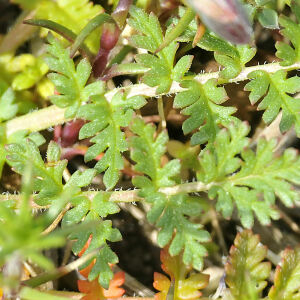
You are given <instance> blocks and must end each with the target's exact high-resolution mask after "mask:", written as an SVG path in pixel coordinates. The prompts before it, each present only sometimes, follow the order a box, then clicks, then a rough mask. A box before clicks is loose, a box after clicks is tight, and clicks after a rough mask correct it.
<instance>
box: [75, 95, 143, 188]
mask: <svg viewBox="0 0 300 300" xmlns="http://www.w3.org/2000/svg"><path fill="white" fill-rule="evenodd" d="M91 100H92V103H90V104H88V105H84V106H82V107H80V109H79V111H78V114H77V117H79V118H82V119H85V120H89V121H91V122H90V123H87V124H85V125H84V126H83V127H82V128H81V130H80V133H79V138H80V139H84V138H89V137H93V138H92V139H91V142H93V143H94V145H92V146H91V147H89V149H88V151H87V153H86V154H85V160H86V161H90V160H92V159H94V158H95V157H97V156H98V155H99V154H100V153H102V152H104V151H105V154H104V156H103V157H102V158H101V160H100V161H98V162H97V164H96V165H95V169H96V170H97V171H98V172H99V173H100V172H104V171H105V174H104V177H103V182H104V184H105V186H106V188H107V189H112V188H113V187H114V186H115V185H116V183H117V181H118V179H119V171H120V170H121V169H123V166H124V165H123V158H122V155H121V154H122V152H124V151H126V150H127V149H128V145H127V142H126V140H125V134H124V133H123V131H122V130H121V127H126V126H128V125H129V123H130V121H131V119H132V116H133V111H134V109H139V108H141V107H142V106H143V105H144V104H145V103H146V101H145V99H144V98H143V97H142V96H134V97H130V98H128V99H126V94H124V93H122V92H120V93H117V94H115V95H114V97H113V98H112V100H111V102H108V101H107V100H106V98H105V97H104V96H95V97H93V98H92V99H91Z"/></svg>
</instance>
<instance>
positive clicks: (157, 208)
mask: <svg viewBox="0 0 300 300" xmlns="http://www.w3.org/2000/svg"><path fill="white" fill-rule="evenodd" d="M131 130H132V131H133V132H134V133H135V134H136V136H134V137H132V138H131V140H130V145H131V148H132V151H131V158H132V159H133V160H134V161H135V162H136V165H135V170H136V171H138V172H141V173H143V174H145V175H144V176H136V177H134V179H133V184H134V185H135V186H136V187H138V188H140V189H141V192H140V193H139V195H140V196H141V197H144V198H145V200H146V201H147V202H149V203H150V204H151V206H152V207H151V210H150V211H149V212H148V214H147V218H148V220H149V221H150V222H151V223H155V224H156V225H157V226H158V227H159V228H160V231H159V233H158V237H157V242H158V244H159V246H160V247H164V246H166V245H167V244H168V243H170V247H169V252H170V254H171V255H172V256H173V255H178V254H179V253H180V252H181V251H182V250H183V262H184V263H185V264H187V265H190V264H192V265H193V267H194V268H195V269H197V270H201V269H202V267H203V256H205V255H206V249H205V247H204V246H203V245H201V244H200V243H205V242H208V241H209V240H210V236H209V234H208V232H207V231H205V230H203V229H202V225H200V224H194V223H192V222H191V221H190V220H189V219H188V217H192V216H198V215H200V214H201V211H202V206H201V203H199V202H198V201H197V198H195V197H189V196H188V195H186V194H177V195H173V196H168V195H166V194H164V193H162V192H160V188H162V187H168V186H173V185H174V184H175V182H176V181H175V180H174V179H175V178H176V176H177V175H178V173H179V171H180V163H179V160H177V159H173V160H171V161H169V162H168V163H167V164H166V165H164V166H162V165H161V157H162V156H163V155H164V153H165V151H166V143H167V141H168V136H167V133H166V132H162V133H160V134H159V135H158V136H157V138H156V139H154V133H155V127H154V126H152V125H145V124H144V122H143V121H142V120H141V119H139V118H136V119H134V121H133V124H132V126H131ZM175 232H176V233H175Z"/></svg>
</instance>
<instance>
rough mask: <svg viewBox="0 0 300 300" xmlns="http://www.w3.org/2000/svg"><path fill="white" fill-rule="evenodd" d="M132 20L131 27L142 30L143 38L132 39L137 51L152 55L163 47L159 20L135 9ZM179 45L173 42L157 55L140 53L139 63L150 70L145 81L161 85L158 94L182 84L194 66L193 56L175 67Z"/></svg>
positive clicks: (131, 14) (133, 8)
mask: <svg viewBox="0 0 300 300" xmlns="http://www.w3.org/2000/svg"><path fill="white" fill-rule="evenodd" d="M130 16H131V18H130V19H129V20H128V24H129V25H130V26H131V27H133V28H135V29H136V30H137V31H139V32H140V33H141V34H142V35H134V36H132V37H131V38H130V41H131V43H132V44H133V45H134V46H135V47H137V48H143V49H146V50H148V51H149V52H151V53H154V52H155V50H156V49H158V48H159V46H161V44H162V42H163V33H162V29H161V27H160V24H159V21H158V19H157V17H156V16H155V15H154V14H153V13H151V14H150V15H148V14H146V12H145V11H144V10H142V9H140V8H137V7H135V6H131V8H130ZM177 48H178V45H177V44H176V43H175V42H171V43H170V44H169V45H168V46H167V47H165V48H163V49H162V50H160V51H159V52H158V53H157V55H156V56H155V55H152V54H149V53H147V54H138V55H137V56H136V61H137V62H138V63H139V64H141V65H142V66H144V67H146V68H149V69H150V70H149V71H148V72H146V73H145V75H144V76H143V78H142V79H143V81H144V82H145V83H146V84H147V85H149V86H151V87H155V86H158V87H157V89H156V93H158V94H160V93H167V92H168V91H169V89H170V87H171V84H172V81H173V80H175V81H179V80H180V79H181V78H182V77H183V76H184V74H185V73H186V72H187V70H188V69H189V68H190V65H191V63H192V58H193V57H192V56H190V55H188V56H184V57H182V58H181V59H180V60H179V62H178V63H177V64H176V66H175V67H174V59H175V53H176V50H177Z"/></svg>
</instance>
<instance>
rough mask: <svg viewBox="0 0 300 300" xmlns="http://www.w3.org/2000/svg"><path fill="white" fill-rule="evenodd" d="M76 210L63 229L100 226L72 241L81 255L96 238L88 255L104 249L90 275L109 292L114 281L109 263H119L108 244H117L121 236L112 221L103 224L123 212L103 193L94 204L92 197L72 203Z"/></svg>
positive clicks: (69, 214)
mask: <svg viewBox="0 0 300 300" xmlns="http://www.w3.org/2000/svg"><path fill="white" fill-rule="evenodd" d="M71 203H72V205H73V208H72V209H70V210H69V211H68V212H67V213H66V214H65V216H64V218H63V221H62V225H63V226H66V225H72V224H78V223H80V222H81V223H83V224H84V223H86V224H88V223H89V222H98V223H97V224H96V225H95V226H93V227H92V228H91V227H87V229H84V230H80V231H78V232H75V233H72V234H71V235H70V236H69V238H70V239H71V240H74V244H73V248H72V250H73V252H74V253H75V254H78V253H79V252H80V251H81V250H82V248H83V247H84V246H85V244H86V242H87V241H88V239H89V238H90V236H91V237H92V239H91V242H90V244H89V247H88V249H87V250H86V251H85V253H86V254H87V253H89V252H91V251H93V250H94V249H97V248H99V247H101V246H103V245H105V246H104V248H102V249H101V250H100V252H99V254H98V255H97V256H96V263H95V265H94V266H93V268H92V270H91V272H90V273H89V280H94V279H95V278H97V277H98V276H99V282H100V284H101V285H102V286H103V287H104V288H106V289H107V288H108V285H109V281H110V280H111V279H112V277H113V273H112V271H111V269H110V267H109V265H108V264H109V263H112V264H115V263H117V262H118V258H117V256H116V254H115V253H114V252H113V251H112V250H111V249H110V248H109V247H108V246H107V245H106V243H107V241H111V242H116V241H120V240H121V238H122V237H121V234H120V232H119V230H118V229H115V228H112V223H111V221H109V220H105V221H104V220H102V218H104V217H106V216H107V215H109V214H115V213H117V212H119V210H120V209H119V207H118V205H116V204H115V203H113V202H110V201H109V196H108V195H107V194H105V193H103V192H99V193H98V194H97V195H96V196H95V197H94V198H93V199H92V200H90V199H89V198H88V197H77V198H73V199H72V200H71ZM83 267H86V265H85V266H83Z"/></svg>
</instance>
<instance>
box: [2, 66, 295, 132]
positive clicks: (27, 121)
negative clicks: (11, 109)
mask: <svg viewBox="0 0 300 300" xmlns="http://www.w3.org/2000/svg"><path fill="white" fill-rule="evenodd" d="M295 69H300V62H298V63H295V64H293V65H290V66H281V65H280V64H279V63H270V64H265V65H258V66H252V67H247V68H245V69H244V70H243V71H242V72H241V73H240V74H239V75H238V76H237V77H235V78H233V79H229V80H227V81H226V80H225V79H223V78H220V76H219V75H220V72H212V73H205V74H198V75H197V76H196V77H195V78H194V79H195V80H197V81H199V82H200V83H205V82H206V81H208V80H209V79H217V80H218V83H219V84H224V83H226V82H240V81H244V80H247V79H248V75H249V73H251V72H253V71H258V70H261V71H266V72H268V73H275V72H276V71H279V70H287V71H290V70H295ZM183 90H184V89H183V88H181V87H180V85H179V83H178V82H175V81H174V82H173V84H172V86H171V88H170V91H169V93H168V94H174V93H178V92H181V91H183ZM118 91H125V92H126V93H127V95H128V97H132V96H136V95H142V96H145V97H160V96H162V95H163V94H160V95H157V94H156V93H155V91H156V87H149V86H148V85H146V84H134V85H131V86H128V87H124V88H116V89H113V90H111V91H109V92H107V93H106V94H105V96H106V98H107V100H108V101H111V99H112V97H113V96H114V95H115V94H116V93H117V92H118ZM64 112H65V109H62V108H59V107H56V106H49V107H47V108H43V109H40V110H38V111H34V112H32V113H29V114H26V115H24V116H21V117H17V118H14V119H12V120H10V121H8V122H7V123H6V134H7V136H10V135H11V134H13V133H14V132H16V131H18V130H22V129H26V130H28V131H30V132H34V131H40V130H44V129H47V128H49V127H52V126H55V125H59V124H63V123H65V122H67V121H69V120H68V119H66V118H65V116H64Z"/></svg>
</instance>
